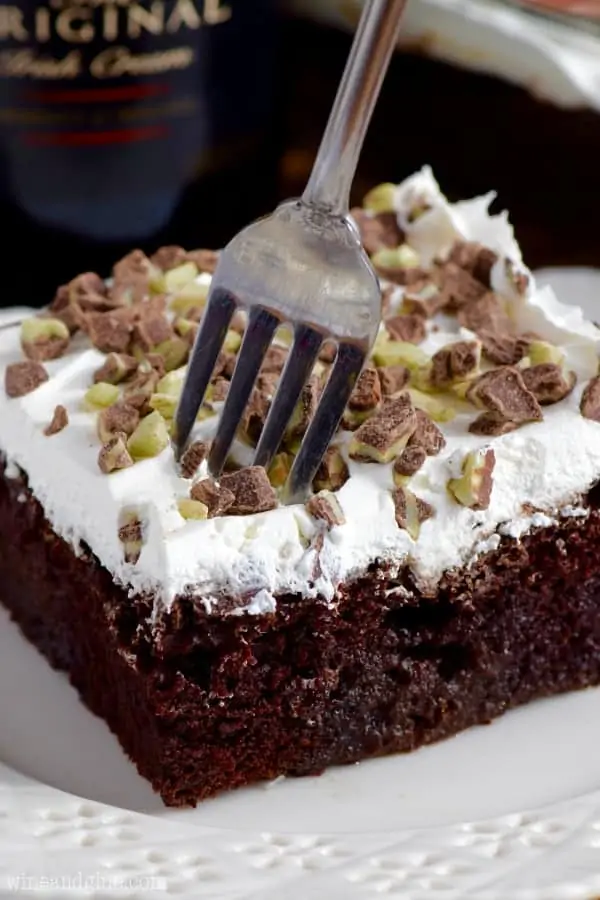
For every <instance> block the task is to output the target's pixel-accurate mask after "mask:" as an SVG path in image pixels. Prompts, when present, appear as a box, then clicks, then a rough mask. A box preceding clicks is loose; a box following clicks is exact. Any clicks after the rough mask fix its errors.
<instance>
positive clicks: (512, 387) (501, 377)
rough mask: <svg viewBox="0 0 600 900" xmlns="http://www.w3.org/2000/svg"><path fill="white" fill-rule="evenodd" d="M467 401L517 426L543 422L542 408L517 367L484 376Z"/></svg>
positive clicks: (505, 368) (478, 379)
mask: <svg viewBox="0 0 600 900" xmlns="http://www.w3.org/2000/svg"><path fill="white" fill-rule="evenodd" d="M467 398H468V399H469V400H470V401H471V402H472V403H475V405H476V406H479V407H483V408H484V409H486V410H487V411H488V412H492V413H496V414H497V415H499V416H500V417H501V418H503V419H505V420H507V421H509V422H515V423H516V424H522V423H524V422H539V421H540V420H541V419H542V418H543V416H542V410H541V409H540V405H539V403H538V402H537V400H536V399H535V397H534V396H533V394H532V393H531V391H529V390H528V389H527V387H526V386H525V382H524V381H523V376H522V374H521V372H520V370H519V369H516V368H514V367H513V366H504V367H502V368H499V369H492V370H491V371H490V372H484V374H483V375H480V376H479V377H478V378H476V379H475V380H474V381H473V383H472V385H471V387H470V388H469V390H468V391H467Z"/></svg>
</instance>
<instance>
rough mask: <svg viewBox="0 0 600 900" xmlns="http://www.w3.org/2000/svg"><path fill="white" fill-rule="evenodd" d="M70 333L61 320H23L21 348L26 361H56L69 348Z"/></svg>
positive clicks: (36, 318)
mask: <svg viewBox="0 0 600 900" xmlns="http://www.w3.org/2000/svg"><path fill="white" fill-rule="evenodd" d="M70 337H71V335H70V332H69V329H68V328H67V326H66V325H65V323H64V322H63V321H62V320H61V319H50V318H38V317H35V316H34V317H33V318H31V319H25V321H24V322H23V323H22V325H21V347H22V349H23V353H24V354H25V356H26V357H27V358H28V359H32V360H34V362H45V361H46V360H48V359H58V358H59V357H60V356H62V355H63V354H64V352H65V350H66V349H67V347H68V346H69V340H70Z"/></svg>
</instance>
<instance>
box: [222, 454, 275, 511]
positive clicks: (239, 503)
mask: <svg viewBox="0 0 600 900" xmlns="http://www.w3.org/2000/svg"><path fill="white" fill-rule="evenodd" d="M221 487H223V488H227V489H228V490H230V491H231V492H232V493H233V495H234V497H235V499H234V501H233V504H232V505H231V507H230V508H229V510H228V512H229V514H230V515H232V516H247V515H251V514H252V513H260V512H266V511H267V510H269V509H275V507H276V506H277V495H276V493H275V491H274V490H273V487H272V485H271V482H270V481H269V478H268V476H267V473H266V472H265V470H264V469H263V468H262V466H248V467H247V468H244V469H240V470H239V471H237V472H231V474H229V475H223V477H222V478H221Z"/></svg>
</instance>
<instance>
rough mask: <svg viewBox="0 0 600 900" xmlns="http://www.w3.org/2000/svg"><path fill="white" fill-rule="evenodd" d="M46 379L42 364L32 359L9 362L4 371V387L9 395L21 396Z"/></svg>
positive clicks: (33, 389) (46, 374)
mask: <svg viewBox="0 0 600 900" xmlns="http://www.w3.org/2000/svg"><path fill="white" fill-rule="evenodd" d="M45 381H48V373H47V372H46V370H45V369H44V367H43V365H42V364H41V363H39V362H35V361H34V360H28V361H27V362H17V363H10V365H8V366H7V367H6V370H5V372H4V389H5V390H6V393H7V395H8V396H9V397H23V396H24V395H25V394H30V393H31V392H32V391H35V389H36V388H38V387H39V386H40V385H41V384H43V383H44V382H45Z"/></svg>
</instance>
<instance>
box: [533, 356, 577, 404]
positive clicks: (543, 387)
mask: <svg viewBox="0 0 600 900" xmlns="http://www.w3.org/2000/svg"><path fill="white" fill-rule="evenodd" d="M521 375H522V376H523V382H524V384H525V387H526V388H527V389H528V390H529V391H531V393H532V394H533V396H534V397H535V399H536V400H537V402H538V403H539V404H541V405H542V406H547V405H549V404H550V403H558V402H559V400H564V398H565V397H566V396H567V395H568V394H570V393H571V391H572V390H573V388H574V387H575V383H576V381H577V377H576V375H575V373H574V372H563V370H562V369H561V367H560V366H557V365H556V363H540V364H539V365H537V366H531V368H528V369H523V370H522V371H521Z"/></svg>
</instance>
